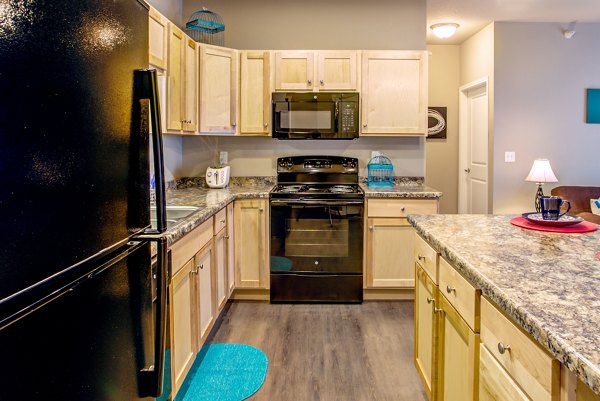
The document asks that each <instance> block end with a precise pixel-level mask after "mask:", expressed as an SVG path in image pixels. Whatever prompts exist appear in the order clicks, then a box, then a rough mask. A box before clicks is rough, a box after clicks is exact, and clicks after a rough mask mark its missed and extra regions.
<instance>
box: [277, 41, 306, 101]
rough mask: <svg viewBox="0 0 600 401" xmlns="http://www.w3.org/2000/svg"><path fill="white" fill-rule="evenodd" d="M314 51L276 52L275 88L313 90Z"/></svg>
mask: <svg viewBox="0 0 600 401" xmlns="http://www.w3.org/2000/svg"><path fill="white" fill-rule="evenodd" d="M313 74H314V53H313V52H311V51H308V52H307V51H297V50H289V51H279V52H275V90H279V91H285V90H305V91H308V90H312V89H313Z"/></svg>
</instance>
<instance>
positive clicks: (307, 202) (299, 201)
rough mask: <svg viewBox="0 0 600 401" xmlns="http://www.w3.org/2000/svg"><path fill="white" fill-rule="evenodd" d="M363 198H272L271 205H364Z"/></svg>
mask: <svg viewBox="0 0 600 401" xmlns="http://www.w3.org/2000/svg"><path fill="white" fill-rule="evenodd" d="M363 204H364V201H363V200H362V199H356V200H330V199H326V200H323V199H294V200H280V199H272V200H271V206H324V207H327V206H362V205H363Z"/></svg>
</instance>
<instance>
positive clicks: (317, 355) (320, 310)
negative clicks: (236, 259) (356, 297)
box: [208, 302, 427, 401]
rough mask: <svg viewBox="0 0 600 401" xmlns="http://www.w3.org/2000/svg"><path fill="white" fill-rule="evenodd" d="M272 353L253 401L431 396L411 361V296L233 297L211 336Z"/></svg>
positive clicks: (411, 400)
mask: <svg viewBox="0 0 600 401" xmlns="http://www.w3.org/2000/svg"><path fill="white" fill-rule="evenodd" d="M208 342H210V343H245V344H249V345H252V346H255V347H258V348H260V349H261V350H263V351H264V352H265V353H266V354H267V356H268V358H269V369H268V372H267V377H266V379H265V383H264V384H263V386H262V387H261V389H260V390H259V391H258V392H257V393H256V394H255V395H254V396H253V397H251V398H250V400H252V401H259V400H261V401H262V400H268V401H336V400H339V401H388V400H389V401H402V400H406V401H426V400H427V397H426V395H425V392H424V390H423V387H422V385H421V382H420V380H419V377H418V374H417V371H416V370H415V368H414V365H413V360H412V358H413V303H412V302H366V303H364V304H362V305H306V304H302V305H290V304H285V305H282V304H268V303H256V302H234V303H231V304H229V307H228V309H226V310H225V311H224V312H223V316H222V319H221V320H220V322H219V323H218V325H217V326H216V327H215V329H214V330H213V332H212V334H211V336H210V337H209V339H208Z"/></svg>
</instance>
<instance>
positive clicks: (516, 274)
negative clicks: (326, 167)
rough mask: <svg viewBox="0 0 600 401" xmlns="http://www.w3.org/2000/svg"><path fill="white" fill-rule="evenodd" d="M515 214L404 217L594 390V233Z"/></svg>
mask: <svg viewBox="0 0 600 401" xmlns="http://www.w3.org/2000/svg"><path fill="white" fill-rule="evenodd" d="M513 217H515V216H496V215H427V216H425V215H409V216H408V221H409V222H410V223H411V224H412V225H413V226H414V227H415V229H416V230H417V232H418V233H419V234H420V235H421V236H422V237H423V238H424V239H425V240H426V241H428V242H429V243H430V244H431V245H432V246H433V247H434V248H435V249H436V250H437V251H438V252H439V253H440V254H441V255H442V256H443V257H444V258H446V259H447V260H448V261H449V262H451V263H452V264H453V265H454V267H455V268H456V269H457V270H458V271H459V272H460V273H462V275H463V276H465V277H466V278H467V279H468V280H469V281H471V283H472V284H473V285H475V286H476V287H478V288H480V289H481V291H482V294H483V295H485V296H487V297H488V298H489V299H491V300H492V301H494V302H495V303H496V304H497V305H498V306H499V307H500V308H501V309H502V310H504V312H506V313H507V314H508V315H509V316H511V317H512V318H513V319H514V321H515V322H517V323H518V324H519V325H520V326H521V327H522V328H523V329H524V330H525V331H527V332H528V333H529V334H531V335H532V337H533V338H535V339H536V340H537V341H538V342H539V343H540V344H541V346H542V347H544V348H545V349H546V350H548V351H549V352H550V353H551V354H552V355H554V357H556V359H558V360H559V361H560V362H561V363H562V364H564V365H565V366H566V367H567V368H568V369H569V370H571V371H572V372H574V373H575V374H576V375H577V377H578V378H579V379H580V380H581V381H582V382H584V383H585V384H587V385H588V386H589V387H590V388H591V389H592V390H593V391H594V392H595V393H596V394H599V395H600V260H599V259H598V257H599V256H598V252H600V231H595V232H591V233H584V234H560V233H552V232H541V231H533V230H527V229H524V228H519V227H516V226H513V225H512V224H511V223H510V220H511V218H513Z"/></svg>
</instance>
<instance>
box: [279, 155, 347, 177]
mask: <svg viewBox="0 0 600 401" xmlns="http://www.w3.org/2000/svg"><path fill="white" fill-rule="evenodd" d="M277 172H278V173H286V174H287V173H310V174H315V173H316V174H318V173H328V174H350V175H352V174H358V159H356V158H354V157H343V156H290V157H280V158H278V159H277Z"/></svg>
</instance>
